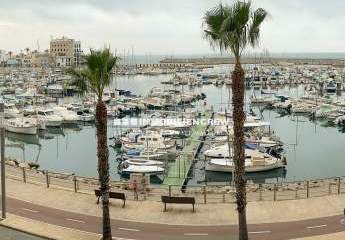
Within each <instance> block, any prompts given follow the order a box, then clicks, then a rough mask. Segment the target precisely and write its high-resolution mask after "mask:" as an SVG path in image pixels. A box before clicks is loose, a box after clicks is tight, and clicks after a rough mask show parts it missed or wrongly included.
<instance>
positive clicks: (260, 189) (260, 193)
mask: <svg viewBox="0 0 345 240" xmlns="http://www.w3.org/2000/svg"><path fill="white" fill-rule="evenodd" d="M259 200H260V201H262V184H261V183H260V184H259Z"/></svg>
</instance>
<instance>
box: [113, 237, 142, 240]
mask: <svg viewBox="0 0 345 240" xmlns="http://www.w3.org/2000/svg"><path fill="white" fill-rule="evenodd" d="M112 239H114V240H136V239H134V238H120V237H113V238H112Z"/></svg>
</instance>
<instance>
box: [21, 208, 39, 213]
mask: <svg viewBox="0 0 345 240" xmlns="http://www.w3.org/2000/svg"><path fill="white" fill-rule="evenodd" d="M22 210H24V211H27V212H32V213H38V211H37V210H32V209H29V208H22Z"/></svg>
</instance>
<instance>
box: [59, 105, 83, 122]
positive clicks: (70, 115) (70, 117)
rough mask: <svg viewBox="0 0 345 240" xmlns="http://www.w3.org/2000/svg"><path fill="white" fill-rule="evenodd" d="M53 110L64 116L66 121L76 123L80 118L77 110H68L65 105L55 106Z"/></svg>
mask: <svg viewBox="0 0 345 240" xmlns="http://www.w3.org/2000/svg"><path fill="white" fill-rule="evenodd" d="M53 110H54V112H55V113H56V114H58V115H60V116H61V117H62V118H63V121H64V122H65V123H76V122H77V121H78V120H79V117H78V115H77V113H76V112H74V111H71V110H68V109H67V108H65V107H60V106H59V107H54V108H53Z"/></svg>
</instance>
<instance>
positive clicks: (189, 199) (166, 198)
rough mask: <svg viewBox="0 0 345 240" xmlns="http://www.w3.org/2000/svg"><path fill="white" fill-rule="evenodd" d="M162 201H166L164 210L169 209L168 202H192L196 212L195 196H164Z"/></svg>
mask: <svg viewBox="0 0 345 240" xmlns="http://www.w3.org/2000/svg"><path fill="white" fill-rule="evenodd" d="M162 202H163V203H164V212H166V210H167V203H176V204H192V205H193V212H194V205H195V198H194V197H170V196H162Z"/></svg>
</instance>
